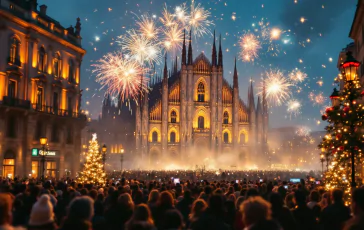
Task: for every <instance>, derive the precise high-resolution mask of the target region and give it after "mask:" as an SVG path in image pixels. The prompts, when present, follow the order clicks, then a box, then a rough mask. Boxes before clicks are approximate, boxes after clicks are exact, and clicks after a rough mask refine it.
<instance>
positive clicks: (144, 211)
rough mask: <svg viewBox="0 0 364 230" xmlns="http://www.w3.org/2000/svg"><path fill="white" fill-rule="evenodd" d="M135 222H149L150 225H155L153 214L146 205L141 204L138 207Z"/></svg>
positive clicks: (135, 211)
mask: <svg viewBox="0 0 364 230" xmlns="http://www.w3.org/2000/svg"><path fill="white" fill-rule="evenodd" d="M132 220H133V222H135V221H147V222H148V223H150V224H153V219H152V214H151V213H150V210H149V208H148V206H147V205H146V204H140V205H138V206H136V208H135V210H134V213H133V217H132Z"/></svg>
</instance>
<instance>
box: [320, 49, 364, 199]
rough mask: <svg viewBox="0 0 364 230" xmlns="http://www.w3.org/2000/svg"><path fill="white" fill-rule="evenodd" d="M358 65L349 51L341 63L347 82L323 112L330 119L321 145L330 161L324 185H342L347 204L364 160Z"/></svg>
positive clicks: (325, 118) (336, 186)
mask: <svg viewBox="0 0 364 230" xmlns="http://www.w3.org/2000/svg"><path fill="white" fill-rule="evenodd" d="M359 66H360V63H359V62H358V61H356V60H355V59H354V58H353V57H352V55H351V53H350V52H348V53H347V59H346V61H345V62H344V63H343V64H342V65H341V68H342V70H343V80H344V83H345V85H344V87H343V89H342V90H341V91H340V92H339V91H337V90H336V89H334V92H333V93H332V94H331V96H330V99H331V102H332V107H328V108H327V109H326V110H325V113H324V114H323V115H322V120H324V121H327V122H328V125H327V126H326V128H325V129H326V132H327V134H326V135H325V138H323V140H322V142H321V143H320V144H319V146H318V147H319V148H322V149H325V150H326V151H324V152H325V154H326V158H327V160H329V161H330V163H329V164H328V165H329V167H328V171H327V173H326V174H325V178H324V179H325V180H324V181H325V186H326V188H327V189H333V188H340V189H343V190H344V191H345V201H346V204H349V203H350V201H351V193H352V190H353V189H355V188H356V177H355V171H356V168H357V167H358V165H361V164H362V162H363V160H364V158H363V153H362V149H363V147H364V145H363V143H364V137H363V135H362V128H361V127H362V125H363V122H364V109H363V108H364V107H363V104H361V102H360V98H361V97H362V96H363V95H362V94H363V93H362V92H361V90H360V83H359V78H358V74H357V71H358V67H359Z"/></svg>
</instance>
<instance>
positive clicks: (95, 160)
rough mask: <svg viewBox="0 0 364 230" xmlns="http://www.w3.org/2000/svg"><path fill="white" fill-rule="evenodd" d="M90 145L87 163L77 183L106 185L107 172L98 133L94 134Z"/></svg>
mask: <svg viewBox="0 0 364 230" xmlns="http://www.w3.org/2000/svg"><path fill="white" fill-rule="evenodd" d="M89 143H90V144H89V146H88V152H87V155H86V163H85V164H84V166H83V170H82V172H80V175H79V177H78V178H77V182H78V183H83V184H104V183H105V171H104V165H103V161H102V153H101V152H100V151H99V144H98V142H97V135H96V133H94V134H92V139H91V140H90V142H89Z"/></svg>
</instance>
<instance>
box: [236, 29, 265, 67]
mask: <svg viewBox="0 0 364 230" xmlns="http://www.w3.org/2000/svg"><path fill="white" fill-rule="evenodd" d="M239 45H240V55H239V56H240V59H241V60H243V61H246V62H249V61H254V59H255V58H258V56H259V55H258V51H259V49H261V48H262V47H261V44H260V42H259V40H258V38H257V37H256V36H255V35H254V34H251V33H248V34H246V35H244V36H243V37H242V38H241V39H240V42H239Z"/></svg>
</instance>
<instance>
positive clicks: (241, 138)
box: [240, 133, 246, 144]
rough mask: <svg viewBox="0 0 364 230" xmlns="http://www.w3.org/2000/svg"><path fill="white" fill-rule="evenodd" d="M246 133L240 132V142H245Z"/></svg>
mask: <svg viewBox="0 0 364 230" xmlns="http://www.w3.org/2000/svg"><path fill="white" fill-rule="evenodd" d="M245 143H246V142H245V133H241V134H240V144H245Z"/></svg>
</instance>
